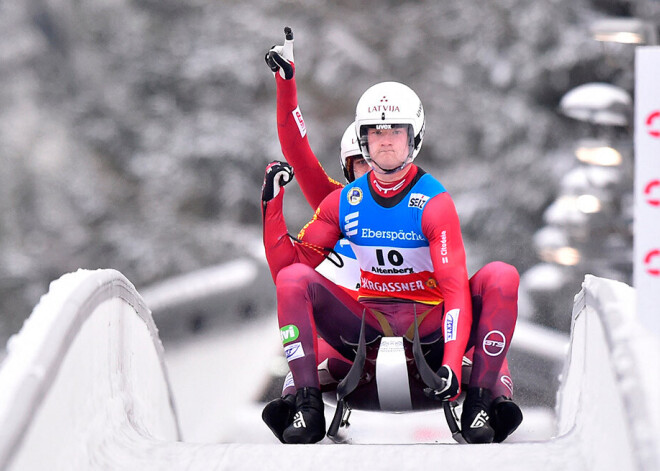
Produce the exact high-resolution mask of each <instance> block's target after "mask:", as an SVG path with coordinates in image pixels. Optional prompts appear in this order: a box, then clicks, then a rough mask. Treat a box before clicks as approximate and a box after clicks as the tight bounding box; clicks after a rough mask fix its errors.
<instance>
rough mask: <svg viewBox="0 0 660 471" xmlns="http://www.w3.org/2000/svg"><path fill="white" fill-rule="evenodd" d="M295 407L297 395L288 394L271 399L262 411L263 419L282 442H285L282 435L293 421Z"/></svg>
mask: <svg viewBox="0 0 660 471" xmlns="http://www.w3.org/2000/svg"><path fill="white" fill-rule="evenodd" d="M295 408H296V397H295V396H294V395H293V394H287V395H286V396H284V397H280V398H277V399H273V400H272V401H270V402H269V403H268V404H266V407H264V410H263V412H262V413H261V418H262V419H263V421H264V422H266V425H268V428H269V429H270V430H271V431H272V432H273V433H274V434H275V436H276V437H277V438H278V439H279V440H280V441H281V442H282V443H285V441H284V438H283V437H282V434H283V433H284V429H285V428H287V427H288V426H289V425H291V424H292V423H293V413H294V411H295Z"/></svg>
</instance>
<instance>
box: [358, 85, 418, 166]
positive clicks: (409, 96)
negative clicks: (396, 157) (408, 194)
mask: <svg viewBox="0 0 660 471" xmlns="http://www.w3.org/2000/svg"><path fill="white" fill-rule="evenodd" d="M383 124H389V125H407V127H408V138H409V140H410V143H409V148H410V152H409V154H408V158H407V159H406V160H405V161H404V163H403V164H402V165H401V166H400V167H399V168H396V169H391V170H383V169H380V170H381V171H383V172H385V173H393V172H396V171H398V170H400V169H402V168H403V167H405V166H406V165H408V164H409V163H410V162H412V161H413V160H414V159H415V157H417V154H418V153H419V150H420V149H421V148H422V140H423V139H424V107H423V106H422V102H421V100H420V99H419V97H418V96H417V94H416V93H415V92H414V91H413V90H412V89H411V88H410V87H408V86H407V85H404V84H402V83H399V82H381V83H377V84H376V85H373V86H372V87H371V88H369V89H368V90H367V91H366V92H364V93H363V94H362V96H361V97H360V100H359V101H358V104H357V107H356V108H355V132H356V134H357V135H358V136H359V139H360V149H361V150H362V155H363V156H364V158H365V160H366V161H367V162H368V163H369V165H370V166H371V167H372V168H374V164H373V162H372V161H371V157H370V155H369V147H368V145H367V140H366V136H367V130H368V129H369V127H372V126H376V125H383ZM374 170H376V169H375V168H374Z"/></svg>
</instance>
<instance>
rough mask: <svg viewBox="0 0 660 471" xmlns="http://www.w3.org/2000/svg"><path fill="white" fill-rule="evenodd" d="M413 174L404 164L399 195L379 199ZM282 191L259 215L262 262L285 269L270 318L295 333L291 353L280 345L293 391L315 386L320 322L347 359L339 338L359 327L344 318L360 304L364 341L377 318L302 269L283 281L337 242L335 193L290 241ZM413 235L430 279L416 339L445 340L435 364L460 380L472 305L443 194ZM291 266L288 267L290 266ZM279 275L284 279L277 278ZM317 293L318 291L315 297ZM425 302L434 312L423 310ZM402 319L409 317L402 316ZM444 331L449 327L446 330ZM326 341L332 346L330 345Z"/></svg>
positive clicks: (404, 188) (451, 210)
mask: <svg viewBox="0 0 660 471" xmlns="http://www.w3.org/2000/svg"><path fill="white" fill-rule="evenodd" d="M419 173H422V172H419V170H418V168H417V167H416V166H415V165H411V168H410V170H409V171H408V173H407V175H406V179H409V180H410V182H409V183H407V184H403V185H400V186H399V191H398V192H395V194H393V195H387V196H384V195H381V198H383V199H384V200H387V199H388V198H395V197H398V196H397V195H399V196H400V194H402V195H403V196H404V197H405V196H406V195H407V194H408V193H409V192H410V191H411V190H412V189H413V188H414V187H415V185H416V184H417V181H418V180H417V179H416V178H417V176H418V174H419ZM365 178H368V179H370V185H371V187H372V188H377V186H375V184H374V182H373V181H374V180H375V177H374V175H373V172H370V173H369V174H368V175H366V176H365V177H363V179H365ZM374 191H377V190H374ZM283 193H284V192H280V194H279V195H278V197H276V198H275V199H274V200H272V201H271V202H269V203H268V204H267V205H266V209H265V211H264V245H265V248H266V256H267V259H268V262H269V265H271V266H272V265H273V264H275V265H277V266H285V267H286V268H285V269H283V270H281V271H280V273H279V274H278V275H277V279H276V286H277V296H278V318H279V321H280V327H281V328H283V329H284V328H286V327H288V326H290V325H294V326H296V329H297V331H298V332H299V338H297V339H296V340H299V341H298V342H296V343H295V344H291V345H289V347H291V346H295V348H294V349H289V350H287V348H286V347H287V346H285V350H287V359H288V360H289V367H290V369H291V372H292V374H293V378H294V381H295V384H296V387H297V388H301V387H304V386H312V387H319V384H318V377H317V375H316V355H315V351H316V350H317V346H316V334H317V327H318V326H319V324H320V323H322V324H323V328H322V329H319V333H320V334H321V336H322V337H323V338H325V339H326V340H328V341H329V343H330V344H331V345H332V346H333V347H334V348H335V349H337V350H338V351H339V352H340V353H342V354H344V351H346V352H347V353H348V356H347V357H348V358H349V359H351V358H350V349H347V348H346V346H345V345H342V344H341V342H340V340H341V339H340V337H343V338H344V339H353V340H356V339H357V334H358V333H359V329H358V330H357V331H356V330H355V327H359V325H358V324H357V323H355V322H353V323H352V328H353V330H352V331H350V328H349V327H348V326H347V324H348V323H349V321H350V320H349V318H350V313H353V314H354V317H355V320H358V316H359V315H360V313H361V312H362V311H363V310H364V309H365V307H366V308H367V312H368V313H369V314H371V315H369V316H367V323H368V324H369V326H370V327H371V328H372V330H371V331H368V332H367V334H368V336H370V337H371V338H375V337H376V336H377V335H378V333H380V334H382V333H383V329H382V327H381V322H382V319H381V320H379V318H378V317H377V316H376V315H374V314H373V313H372V310H371V309H369V305H368V302H369V299H364V300H363V299H361V302H356V301H354V300H352V299H350V301H349V300H348V299H347V298H345V297H341V296H338V295H337V293H336V290H335V289H332V288H331V287H329V286H325V285H326V283H324V282H323V280H320V279H318V278H314V279H312V277H313V275H311V274H310V273H309V271H306V272H304V275H305V276H302V273H298V274H297V275H298V276H299V280H296V279H294V277H292V276H291V272H293V271H301V270H302V268H300V267H296V265H297V264H301V263H302V264H304V265H306V266H308V267H312V268H313V267H316V266H317V265H318V264H319V263H320V262H321V261H322V260H323V259H324V256H325V255H326V254H327V252H328V251H329V248H331V247H334V245H335V244H336V243H337V241H338V240H339V239H340V238H341V237H343V234H342V231H341V226H340V221H339V201H340V200H339V198H340V197H341V194H342V191H340V190H335V191H333V192H332V193H330V195H328V196H327V197H326V198H325V199H324V200H323V202H322V203H321V205H320V206H319V208H318V209H317V211H316V213H315V215H314V217H313V218H312V220H311V221H310V222H309V223H308V224H307V225H305V227H304V228H303V229H302V230H301V231H300V233H299V234H298V242H296V243H292V242H291V240H290V239H289V237H288V233H287V227H286V223H285V221H284V217H283V214H282V196H283ZM398 223H399V221H397V220H396V219H394V220H392V221H391V224H392V230H393V231H395V232H396V231H398V230H399V227H398V226H397V224H398ZM421 231H422V233H423V236H424V237H425V238H426V239H427V240H428V249H429V252H430V256H431V260H432V266H433V267H432V268H433V272H432V278H433V280H432V281H433V282H432V284H431V283H430V281H431V280H429V282H427V285H428V286H429V289H428V292H429V295H428V296H425V297H424V299H420V301H421V302H418V303H414V304H416V305H420V307H419V309H420V312H421V310H424V311H428V312H427V313H426V317H425V319H424V321H423V322H422V323H421V325H420V337H421V338H422V340H424V341H428V340H438V339H440V338H443V339H449V341H447V342H445V348H444V352H443V360H442V363H443V364H447V365H449V367H450V368H451V369H452V370H453V371H454V373H455V374H456V376H457V378H458V379H459V381H460V378H461V366H462V359H463V354H464V352H465V351H466V346H467V342H468V338H469V336H470V328H471V324H472V304H471V296H470V289H469V282H468V277H467V268H466V264H465V250H464V247H463V243H462V236H461V232H460V224H459V219H458V215H457V214H456V210H455V207H454V205H453V202H452V200H451V197H450V196H449V194H448V193H446V192H443V193H440V194H438V195H437V196H434V197H432V198H431V199H430V200H428V201H427V202H426V204H425V206H424V209H423V210H422V213H421ZM447 254H449V256H448V255H447ZM292 266H293V267H295V268H293V269H292ZM413 271H414V270H413ZM285 272H286V274H284V273H285ZM283 274H284V275H283ZM330 284H331V283H330ZM363 290H364V288H362V287H360V292H362V291H363ZM320 291H322V292H323V294H320V293H319V292H320ZM314 295H315V296H316V298H314ZM321 298H323V300H324V301H325V302H324V303H321V302H320V301H319V300H320V299H321ZM331 298H333V299H331ZM388 300H391V301H398V302H399V303H400V302H403V303H406V302H407V303H408V304H409V305H411V303H410V301H414V300H407V301H406V300H402V299H401V298H400V297H398V296H397V291H396V289H394V290H392V291H390V292H387V291H383V296H382V297H381V298H377V300H376V301H377V302H378V303H379V307H380V308H381V309H383V303H382V301H388ZM394 304H397V303H396V302H395V303H394ZM340 305H344V306H345V307H346V308H347V309H346V310H344V312H342V314H341V316H342V319H337V321H341V322H339V324H340V325H341V327H346V330H348V332H347V331H346V330H342V329H340V330H341V332H339V333H338V332H337V328H336V327H335V326H334V325H333V324H334V323H333V322H331V321H330V319H331V318H332V317H333V316H338V314H337V311H338V309H340V308H341V306H340ZM429 305H430V306H434V307H432V308H430V309H429ZM424 306H425V307H426V309H424ZM391 311H396V309H395V308H393V309H391ZM456 312H460V316H456V318H457V321H456V323H455V324H454V323H452V322H450V321H448V320H447V318H446V314H447V313H456ZM383 314H385V317H387V316H388V314H390V313H389V312H383ZM407 315H408V316H409V317H410V314H407ZM390 324H391V325H392V324H394V325H396V324H398V322H397V319H396V318H394V317H393V318H392V319H391V321H390ZM403 325H405V323H404V324H403ZM323 329H325V333H326V335H323V331H322V330H323ZM447 329H451V333H448V331H447ZM404 333H405V332H404ZM340 334H343V335H340ZM394 334H395V335H403V333H402V332H394ZM329 337H330V338H329ZM331 339H334V340H335V341H334V342H333V341H332V340H331ZM367 340H369V338H368V339H367ZM294 350H295V351H294ZM345 356H346V355H345ZM499 366H501V362H500V365H498V370H499Z"/></svg>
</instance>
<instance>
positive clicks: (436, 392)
mask: <svg viewBox="0 0 660 471" xmlns="http://www.w3.org/2000/svg"><path fill="white" fill-rule="evenodd" d="M437 375H438V376H439V377H440V379H441V380H443V383H444V384H443V386H442V387H441V388H438V389H432V388H425V389H424V394H425V395H426V396H427V397H430V398H431V399H435V400H437V401H448V400H449V399H451V398H452V397H454V396H456V395H458V393H459V392H460V384H459V382H458V378H457V377H456V375H455V374H454V372H453V371H452V370H451V368H450V367H449V366H447V365H442V366H441V367H440V369H439V370H438V373H437Z"/></svg>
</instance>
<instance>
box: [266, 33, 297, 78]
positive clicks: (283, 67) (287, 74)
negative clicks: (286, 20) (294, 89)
mask: <svg viewBox="0 0 660 471" xmlns="http://www.w3.org/2000/svg"><path fill="white" fill-rule="evenodd" d="M284 35H285V37H284V45H282V46H273V47H271V48H270V50H269V51H268V52H267V53H266V57H265V59H266V64H267V65H268V67H270V70H272V71H273V73H274V74H275V73H277V71H279V72H280V76H281V77H282V78H283V79H286V80H291V79H292V78H293V32H292V31H291V28H289V27H288V26H287V27H285V28H284Z"/></svg>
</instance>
